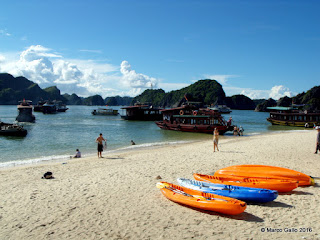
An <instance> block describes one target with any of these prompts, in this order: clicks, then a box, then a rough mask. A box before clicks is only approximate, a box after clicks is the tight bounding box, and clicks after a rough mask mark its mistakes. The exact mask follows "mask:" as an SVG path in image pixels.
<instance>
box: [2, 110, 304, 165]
mask: <svg viewBox="0 0 320 240" xmlns="http://www.w3.org/2000/svg"><path fill="white" fill-rule="evenodd" d="M68 107H69V110H68V111H67V112H65V113H57V114H43V113H38V112H35V113H34V115H35V117H36V122H35V123H26V124H24V127H25V128H26V129H27V130H28V135H27V136H26V137H25V138H17V137H4V136H0V167H5V166H9V165H17V164H24V163H35V162H41V161H48V160H55V159H68V158H69V157H70V156H71V155H74V154H75V150H76V149H77V148H79V149H80V151H81V152H82V155H84V156H86V155H91V154H96V143H95V140H96V138H97V137H98V136H99V133H100V132H101V133H103V136H104V137H105V138H106V139H107V141H108V148H107V151H115V150H124V149H131V148H140V147H148V146H157V145H163V144H173V143H180V142H186V141H187V142H188V141H197V140H205V139H211V138H212V136H211V135H210V134H198V133H184V132H176V131H168V130H161V129H160V128H158V127H157V126H156V124H155V123H154V122H144V121H125V120H122V119H121V117H120V116H119V115H118V116H94V115H92V114H91V111H92V110H93V109H96V108H97V107H94V106H68ZM113 108H114V109H120V107H113ZM121 112H122V111H120V113H121ZM17 114H18V113H17V106H3V105H2V106H0V119H1V121H3V122H8V123H12V122H13V121H14V120H15V118H16V116H17ZM268 115H269V114H268V113H259V112H254V111H237V110H234V111H233V112H232V113H231V114H226V115H223V116H224V117H225V119H226V120H227V119H228V118H229V117H230V116H231V117H232V118H233V120H234V121H235V124H237V125H238V126H240V125H241V126H242V127H243V128H244V129H245V132H244V133H245V135H253V134H261V133H264V132H269V131H281V130H292V129H297V128H287V127H279V126H271V124H270V123H268V122H267V121H266V118H267V117H268ZM299 130H301V129H300V128H299ZM224 137H233V136H232V134H231V133H227V134H226V135H225V136H224ZM131 140H133V141H134V142H136V144H137V145H135V146H131V144H130V141H131Z"/></svg>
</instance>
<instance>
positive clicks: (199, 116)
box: [173, 115, 220, 118]
mask: <svg viewBox="0 0 320 240" xmlns="http://www.w3.org/2000/svg"><path fill="white" fill-rule="evenodd" d="M218 116H220V115H173V117H175V118H210V117H218Z"/></svg>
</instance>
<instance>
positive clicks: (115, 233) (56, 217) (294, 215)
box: [0, 131, 320, 239]
mask: <svg viewBox="0 0 320 240" xmlns="http://www.w3.org/2000/svg"><path fill="white" fill-rule="evenodd" d="M315 137H316V132H315V131H314V132H313V131H300V132H289V133H276V134H274V133H273V134H264V135H256V136H251V137H237V138H227V139H222V140H221V141H220V142H219V148H220V150H221V151H220V152H215V153H213V144H212V141H211V140H208V141H201V142H196V143H186V144H180V145H170V146H164V147H159V148H156V149H155V150H150V149H145V148H143V149H140V150H138V151H129V152H122V153H113V154H110V155H105V158H97V156H94V157H86V158H80V159H72V160H70V161H68V162H67V164H60V163H47V164H41V165H36V166H35V165H32V166H20V167H15V168H10V169H0V176H1V179H2V181H1V182H0V185H1V188H0V189H1V190H0V202H1V205H0V216H1V217H0V226H1V227H0V238H1V239H18V238H20V239H39V238H41V239H42V238H49V239H79V238H81V239H175V238H176V239H193V238H194V239H251V238H254V239H298V238H299V239H303V238H304V239H317V238H319V236H320V235H319V233H320V227H319V225H318V224H317V223H318V222H319V221H320V216H319V214H318V213H319V211H320V192H319V183H320V182H319V180H317V185H316V186H310V187H299V188H297V189H295V190H294V191H292V192H290V193H285V194H280V195H279V197H278V198H277V199H276V200H275V201H273V202H269V203H266V204H248V206H247V209H246V211H245V212H244V213H242V214H239V215H236V216H228V215H223V214H218V213H215V212H206V211H199V210H196V209H192V208H188V207H185V206H182V205H179V204H176V203H173V202H171V201H169V200H168V199H166V198H165V197H164V196H163V195H162V194H161V192H160V191H159V189H157V188H156V187H155V185H156V183H157V182H158V181H166V182H171V183H176V179H177V178H178V177H184V178H190V179H192V174H193V173H203V174H211V173H213V172H214V171H215V170H218V169H221V168H223V167H226V166H230V165H240V164H264V165H273V166H279V167H286V168H290V169H294V170H297V171H300V172H303V173H305V174H308V175H311V176H318V175H319V172H320V156H319V155H316V154H313V152H314V147H315ZM46 171H51V172H53V176H54V177H55V178H54V179H52V180H46V179H41V177H42V175H43V174H44V173H45V172H46ZM158 176H160V177H161V179H160V180H158V179H157V177H158ZM306 216H308V217H306ZM285 228H286V229H298V231H300V229H311V232H310V231H309V230H306V231H309V232H294V233H288V232H285V230H284V229H285ZM261 229H269V230H270V229H281V231H282V232H276V230H275V231H274V232H272V230H270V231H267V232H262V230H261Z"/></svg>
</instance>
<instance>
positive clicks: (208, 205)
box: [157, 182, 247, 215]
mask: <svg viewBox="0 0 320 240" xmlns="http://www.w3.org/2000/svg"><path fill="white" fill-rule="evenodd" d="M157 188H160V191H161V192H162V194H163V195H164V196H165V197H166V198H168V199H169V200H171V201H173V202H177V203H180V204H184V205H187V206H190V207H194V208H199V209H203V210H209V211H215V212H220V213H224V214H229V215H236V214H240V213H242V212H244V210H245V209H246V207H247V204H246V203H245V202H243V201H240V200H237V199H234V198H229V197H224V196H220V195H216V194H212V193H204V192H201V191H197V190H193V189H189V188H185V187H181V186H178V185H174V184H171V183H167V182H159V183H157Z"/></svg>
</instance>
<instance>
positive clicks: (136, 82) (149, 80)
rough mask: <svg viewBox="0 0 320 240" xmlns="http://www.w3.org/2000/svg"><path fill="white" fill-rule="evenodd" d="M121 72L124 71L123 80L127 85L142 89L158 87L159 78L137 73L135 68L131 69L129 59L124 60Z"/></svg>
mask: <svg viewBox="0 0 320 240" xmlns="http://www.w3.org/2000/svg"><path fill="white" fill-rule="evenodd" d="M120 72H121V73H122V79H121V81H122V83H123V84H124V86H125V87H130V88H134V89H140V91H141V90H142V89H145V88H151V87H152V88H157V87H158V80H157V79H156V78H153V77H149V76H147V75H144V74H142V73H136V71H135V70H132V69H131V65H130V64H129V63H128V62H127V61H122V63H121V66H120Z"/></svg>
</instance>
